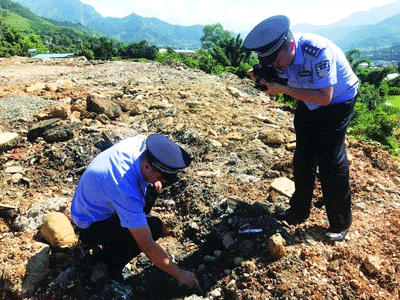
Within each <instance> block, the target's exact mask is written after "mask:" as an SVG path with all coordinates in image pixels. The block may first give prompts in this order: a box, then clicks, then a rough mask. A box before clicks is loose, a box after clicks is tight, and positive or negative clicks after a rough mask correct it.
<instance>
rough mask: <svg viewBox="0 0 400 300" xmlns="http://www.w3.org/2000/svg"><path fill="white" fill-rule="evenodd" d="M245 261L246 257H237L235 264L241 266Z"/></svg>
mask: <svg viewBox="0 0 400 300" xmlns="http://www.w3.org/2000/svg"><path fill="white" fill-rule="evenodd" d="M243 262H244V259H243V258H242V257H239V256H238V257H235V258H234V260H233V264H234V265H235V267H237V266H240V265H241V264H242V263H243Z"/></svg>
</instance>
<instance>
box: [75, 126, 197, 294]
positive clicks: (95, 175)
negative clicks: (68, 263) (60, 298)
mask: <svg viewBox="0 0 400 300" xmlns="http://www.w3.org/2000/svg"><path fill="white" fill-rule="evenodd" d="M190 163H191V158H190V156H189V154H188V153H187V152H186V151H185V150H184V149H182V148H181V147H180V146H178V145H177V144H175V143H174V142H173V141H171V140H170V139H168V138H167V137H165V136H163V135H160V134H152V135H150V136H148V137H147V138H146V137H145V136H143V135H138V136H135V137H130V138H127V139H125V140H123V141H121V142H119V143H117V144H116V145H114V146H112V147H111V148H109V149H107V150H106V151H104V152H102V153H100V154H99V155H98V156H97V157H96V158H95V159H94V160H93V161H92V162H91V163H90V165H89V166H88V168H87V169H86V171H85V172H84V173H83V175H82V177H81V179H80V181H79V184H78V187H77V189H76V191H75V194H74V197H73V199H72V205H71V216H72V220H73V222H74V223H75V224H76V225H77V226H78V228H79V239H80V241H81V242H82V243H83V244H86V245H87V246H88V247H90V246H92V245H100V244H101V245H102V246H103V249H102V250H101V251H100V253H99V254H98V260H100V261H104V262H106V263H107V265H108V268H109V271H110V275H111V277H112V278H113V279H115V280H118V281H121V280H122V269H123V267H124V266H125V265H126V264H127V263H128V262H129V261H130V260H131V259H132V258H133V257H135V256H137V255H138V254H139V253H140V252H143V253H144V254H146V256H147V257H148V258H149V259H150V261H151V262H152V263H153V264H155V265H156V266H157V267H158V268H160V269H161V270H163V271H165V272H167V273H168V274H170V275H172V276H173V277H175V278H176V279H177V280H178V281H179V282H181V283H183V284H185V285H186V286H187V287H188V288H196V289H199V282H198V281H197V279H196V276H195V274H194V273H192V272H188V271H185V270H182V269H180V268H179V267H178V266H177V265H176V264H175V263H174V262H173V261H172V260H171V259H170V258H169V257H168V255H167V254H166V253H165V251H164V250H163V249H162V248H161V247H160V246H159V245H158V244H157V243H156V242H155V241H154V240H156V239H158V238H159V237H161V236H162V231H163V225H162V222H161V220H160V219H159V218H156V217H153V216H150V215H148V214H147V213H148V212H149V211H150V207H147V206H148V205H146V203H145V199H146V191H147V188H148V186H151V187H153V188H154V189H155V190H156V191H158V192H159V191H160V190H161V188H162V185H163V184H164V183H165V182H169V181H174V179H175V177H176V175H177V174H176V173H177V172H178V171H179V170H180V169H183V168H186V167H188V166H189V164H190Z"/></svg>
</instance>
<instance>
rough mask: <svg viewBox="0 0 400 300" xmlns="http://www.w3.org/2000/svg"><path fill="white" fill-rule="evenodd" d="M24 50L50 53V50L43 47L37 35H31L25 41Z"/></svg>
mask: <svg viewBox="0 0 400 300" xmlns="http://www.w3.org/2000/svg"><path fill="white" fill-rule="evenodd" d="M23 44H24V50H25V51H28V49H36V53H49V50H48V49H47V48H46V46H45V45H43V42H42V39H41V38H40V37H39V36H37V35H36V34H33V33H32V34H30V35H28V36H27V37H25V39H24V40H23Z"/></svg>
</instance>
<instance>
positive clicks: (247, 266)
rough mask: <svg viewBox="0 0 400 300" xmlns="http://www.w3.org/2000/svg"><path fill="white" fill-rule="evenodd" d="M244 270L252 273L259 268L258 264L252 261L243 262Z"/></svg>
mask: <svg viewBox="0 0 400 300" xmlns="http://www.w3.org/2000/svg"><path fill="white" fill-rule="evenodd" d="M243 270H244V272H246V273H249V274H252V273H254V272H255V271H256V270H257V266H256V264H255V263H254V262H252V261H246V262H244V263H243Z"/></svg>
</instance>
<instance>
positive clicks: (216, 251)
mask: <svg viewBox="0 0 400 300" xmlns="http://www.w3.org/2000/svg"><path fill="white" fill-rule="evenodd" d="M213 254H214V256H215V257H216V258H221V254H222V251H221V250H215V251H214V253H213Z"/></svg>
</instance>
